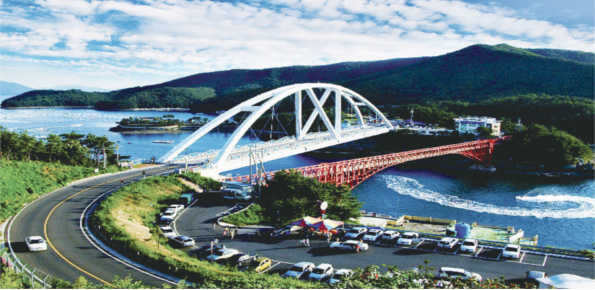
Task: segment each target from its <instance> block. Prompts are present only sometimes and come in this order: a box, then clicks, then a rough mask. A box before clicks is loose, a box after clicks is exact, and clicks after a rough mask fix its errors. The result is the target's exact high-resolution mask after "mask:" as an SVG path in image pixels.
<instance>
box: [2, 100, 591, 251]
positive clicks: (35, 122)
mask: <svg viewBox="0 0 595 290" xmlns="http://www.w3.org/2000/svg"><path fill="white" fill-rule="evenodd" d="M165 114H173V115H174V116H175V118H177V119H184V120H185V119H188V118H191V117H195V116H196V115H194V114H191V113H181V112H158V111H117V112H105V111H95V110H91V109H49V108H47V109H20V110H7V109H0V125H1V126H2V127H4V128H7V129H8V130H11V131H17V132H21V131H24V130H27V131H28V132H29V133H30V134H32V135H34V136H36V137H38V138H44V137H47V136H48V135H49V134H62V133H69V132H71V131H75V132H77V133H84V134H87V133H92V134H95V135H99V136H102V135H106V136H107V137H108V138H109V139H110V140H112V141H114V142H117V141H118V140H119V142H118V143H117V144H118V147H119V153H120V155H130V156H131V159H147V158H151V157H153V156H156V157H157V158H159V157H161V156H162V155H164V154H165V153H166V152H167V151H169V150H170V149H171V148H173V147H174V146H175V145H176V144H179V142H181V141H182V140H183V139H185V138H186V137H188V135H190V134H191V132H186V131H178V132H177V133H158V134H125V133H117V132H110V131H108V130H109V128H110V127H113V126H115V125H116V122H117V121H120V120H121V119H122V118H126V117H134V116H136V117H141V116H142V117H160V116H163V115H165ZM201 117H203V118H204V117H206V118H212V117H211V116H205V115H201ZM229 136H230V133H212V134H208V135H206V136H205V137H203V138H202V139H201V140H200V141H199V142H197V143H195V144H193V145H192V146H191V147H189V148H188V151H187V153H192V152H203V151H206V150H210V149H218V148H220V147H221V146H222V145H223V144H224V143H225V141H226V140H227V138H228V137H229ZM155 140H165V141H174V143H173V144H160V143H152V142H153V141H155ZM251 142H258V140H257V139H256V138H249V137H244V138H242V140H241V141H240V144H249V143H251ZM496 150H497V149H496ZM335 160H336V159H334V158H323V157H320V156H316V157H312V156H306V155H298V156H292V157H287V158H284V159H280V160H275V161H271V162H267V163H265V169H266V170H267V171H269V170H278V169H282V168H294V167H300V166H306V165H312V164H317V163H320V162H330V161H335ZM247 173H248V172H247V169H238V170H234V171H232V172H230V174H233V175H238V174H242V175H245V174H247ZM353 192H354V194H355V195H357V196H358V198H359V199H360V201H363V202H364V206H363V209H364V210H366V211H372V212H379V213H383V214H389V215H393V216H396V215H401V214H408V215H417V216H431V217H435V218H446V219H456V220H458V221H463V222H468V223H472V222H477V223H478V224H480V225H491V226H500V227H505V226H514V227H515V228H516V229H523V230H524V231H525V236H526V237H533V236H534V235H539V245H541V246H544V245H549V246H556V247H564V248H572V249H592V248H593V244H594V243H595V228H594V226H595V196H594V195H595V180H594V179H578V180H575V179H570V180H562V179H556V178H550V179H535V178H531V179H527V178H524V177H517V176H498V175H487V174H477V173H469V172H459V171H454V170H451V171H448V170H430V169H423V168H422V169H420V168H418V166H416V167H415V168H413V169H411V168H408V166H407V165H404V166H398V167H393V168H389V169H386V170H384V171H382V172H381V173H379V174H377V175H375V176H373V177H371V178H370V179H368V180H366V181H365V182H364V183H363V184H361V185H360V186H358V187H357V188H355V189H354V190H353ZM515 196H520V198H519V199H515Z"/></svg>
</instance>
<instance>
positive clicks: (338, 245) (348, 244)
mask: <svg viewBox="0 0 595 290" xmlns="http://www.w3.org/2000/svg"><path fill="white" fill-rule="evenodd" d="M357 245H359V249H360V250H361V251H365V250H367V249H368V244H366V243H360V242H359V241H356V240H349V241H345V242H334V243H332V244H331V245H330V247H331V249H337V250H345V251H355V250H356V249H357Z"/></svg>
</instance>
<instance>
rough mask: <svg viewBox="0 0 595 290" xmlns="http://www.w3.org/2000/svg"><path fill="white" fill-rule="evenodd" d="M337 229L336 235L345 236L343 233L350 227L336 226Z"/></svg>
mask: <svg viewBox="0 0 595 290" xmlns="http://www.w3.org/2000/svg"><path fill="white" fill-rule="evenodd" d="M335 230H336V231H337V234H336V235H337V236H338V237H343V236H345V234H347V232H349V231H350V230H351V229H350V228H337V229H335Z"/></svg>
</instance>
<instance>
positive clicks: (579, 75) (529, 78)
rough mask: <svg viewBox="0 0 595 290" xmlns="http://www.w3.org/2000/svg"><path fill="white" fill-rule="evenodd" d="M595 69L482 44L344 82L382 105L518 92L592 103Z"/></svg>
mask: <svg viewBox="0 0 595 290" xmlns="http://www.w3.org/2000/svg"><path fill="white" fill-rule="evenodd" d="M594 68H595V65H594V64H587V63H582V62H577V61H574V60H567V59H562V58H553V57H545V56H541V55H538V54H535V53H533V52H529V51H526V50H523V49H520V48H515V47H512V46H509V45H506V44H500V45H496V46H490V45H482V44H479V45H473V46H470V47H467V48H464V49H462V50H459V51H455V52H452V53H448V54H445V55H442V56H438V57H433V58H430V59H428V60H426V61H424V62H419V63H415V64H412V65H410V66H407V67H403V68H399V69H393V70H389V71H385V72H381V73H376V74H371V75H368V76H364V77H361V78H357V79H352V80H347V81H344V82H341V83H340V84H341V85H343V86H345V87H348V88H350V89H352V90H354V91H356V92H359V93H360V94H362V95H363V96H365V97H366V98H368V99H369V100H370V101H372V102H373V103H378V104H382V103H389V104H405V103H419V102H422V101H428V100H461V101H480V100H484V99H488V98H493V97H506V96H514V95H520V94H548V95H563V96H574V97H581V98H586V99H591V100H592V99H593V88H594V86H595V82H594V77H595V75H594Z"/></svg>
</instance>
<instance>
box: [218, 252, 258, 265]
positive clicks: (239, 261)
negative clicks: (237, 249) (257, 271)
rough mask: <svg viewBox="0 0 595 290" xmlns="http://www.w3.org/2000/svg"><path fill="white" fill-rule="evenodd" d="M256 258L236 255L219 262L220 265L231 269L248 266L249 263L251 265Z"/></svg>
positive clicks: (240, 254)
mask: <svg viewBox="0 0 595 290" xmlns="http://www.w3.org/2000/svg"><path fill="white" fill-rule="evenodd" d="M256 258H257V256H253V255H250V254H244V253H237V254H234V255H233V256H231V257H230V258H229V259H223V260H219V261H222V264H225V265H228V266H232V267H244V266H247V265H250V263H252V261H254V260H255V259H256Z"/></svg>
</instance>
